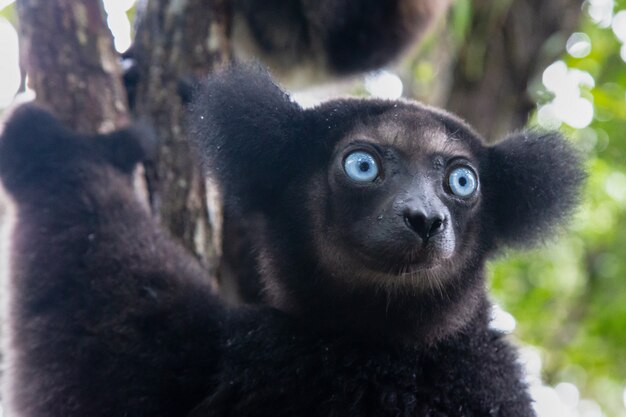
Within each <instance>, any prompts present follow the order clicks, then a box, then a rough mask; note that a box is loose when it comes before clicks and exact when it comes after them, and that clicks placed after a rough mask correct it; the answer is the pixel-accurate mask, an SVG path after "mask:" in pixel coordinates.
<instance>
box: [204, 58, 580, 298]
mask: <svg viewBox="0 0 626 417" xmlns="http://www.w3.org/2000/svg"><path fill="white" fill-rule="evenodd" d="M192 118H193V124H194V126H195V130H196V136H197V137H198V138H199V141H200V143H201V144H202V146H203V147H204V152H205V154H206V155H207V156H208V167H209V170H210V172H211V173H212V175H214V176H215V177H216V178H217V179H218V181H219V183H220V184H221V186H222V189H223V192H224V195H225V198H226V200H227V203H229V204H228V209H230V210H239V214H241V215H242V216H256V217H257V218H258V222H257V224H258V225H259V229H258V230H257V231H256V236H257V238H258V242H257V243H258V249H259V253H260V259H261V265H262V267H263V275H264V279H265V280H266V285H267V289H268V292H269V294H270V296H271V297H270V298H271V300H273V301H274V303H275V304H277V305H278V306H279V307H283V308H286V309H289V308H292V307H293V305H297V306H301V305H302V304H303V301H302V299H306V298H307V297H319V298H321V299H323V300H326V302H328V303H330V304H332V303H333V302H334V300H336V299H337V298H341V297H340V296H338V294H346V293H350V292H356V293H359V292H367V291H370V292H372V289H373V290H374V291H373V292H376V293H385V294H386V296H387V297H389V296H391V297H392V298H393V294H412V295H413V296H415V297H423V296H426V295H425V294H428V297H430V298H429V299H430V300H432V299H433V297H439V296H441V297H442V299H443V298H446V297H448V298H453V299H454V297H455V294H458V296H459V297H463V296H465V297H468V296H470V297H471V294H472V292H476V291H482V283H481V278H480V277H481V274H480V270H481V268H482V266H483V265H484V262H485V260H486V258H487V256H488V255H489V254H490V253H492V252H493V251H494V250H495V249H497V248H499V247H502V246H507V245H508V246H511V245H527V244H530V243H532V242H535V241H537V240H540V239H542V238H546V237H549V236H551V234H552V232H553V230H554V228H555V226H557V225H558V224H559V223H561V221H562V220H563V219H564V218H566V216H567V215H568V214H569V213H570V212H571V209H572V207H573V206H574V205H575V202H576V200H577V192H578V189H579V185H580V183H581V180H582V178H583V173H582V170H581V164H580V160H579V158H578V157H577V155H576V152H574V151H573V150H572V148H571V147H570V145H569V144H568V143H567V142H566V141H565V140H564V139H563V138H562V137H560V136H559V135H558V134H554V133H550V134H542V133H537V132H525V133H519V134H516V135H513V136H511V137H509V138H507V139H505V140H504V141H502V142H500V143H499V144H498V145H495V146H492V147H488V146H485V145H484V144H483V142H482V140H481V139H480V138H479V137H478V136H477V135H476V133H475V132H473V131H472V129H471V128H470V127H469V126H467V125H466V124H465V123H464V122H463V121H461V120H459V119H458V118H456V117H454V116H452V115H450V114H447V113H445V112H443V111H441V110H437V109H433V108H430V107H426V106H424V105H421V104H419V103H416V102H411V101H381V100H361V99H345V100H335V101H329V102H327V103H325V104H323V105H321V106H319V107H316V108H313V109H302V108H300V107H299V106H298V105H297V104H296V103H294V102H293V101H291V100H290V98H289V96H288V95H287V94H285V93H284V92H283V91H282V90H281V89H280V88H279V87H277V86H276V85H275V84H274V83H273V82H272V80H271V79H270V78H269V77H268V75H267V74H266V73H265V72H263V71H260V70H258V69H256V70H255V69H254V68H252V69H251V68H237V69H231V70H229V71H226V72H224V73H221V74H219V75H217V76H214V77H212V78H211V79H209V80H208V82H206V83H205V84H204V86H203V88H202V93H201V94H200V98H199V99H198V100H197V102H196V104H195V107H194V110H193V114H192ZM320 287H322V288H324V290H320ZM373 292H372V293H373ZM436 294H439V295H436ZM442 294H443V295H442ZM468 294H469V295H468ZM319 304H320V305H321V306H323V305H324V303H319ZM434 304H436V305H437V304H438V303H434Z"/></svg>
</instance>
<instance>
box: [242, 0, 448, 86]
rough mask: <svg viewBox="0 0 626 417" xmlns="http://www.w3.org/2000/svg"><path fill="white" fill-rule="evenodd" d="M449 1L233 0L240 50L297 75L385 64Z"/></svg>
mask: <svg viewBox="0 0 626 417" xmlns="http://www.w3.org/2000/svg"><path fill="white" fill-rule="evenodd" d="M449 4H450V1H448V0H386V1H378V0H360V1H350V0H297V1H290V0H233V10H234V13H235V19H234V32H235V36H234V40H235V42H234V43H235V52H236V53H237V51H238V50H241V53H242V54H244V55H246V54H249V56H250V57H257V58H259V57H260V58H261V59H262V60H263V61H264V62H265V63H266V64H267V65H269V66H270V68H271V69H272V71H273V72H274V73H276V74H287V75H291V76H293V75H294V74H292V73H293V72H294V70H297V69H298V68H301V69H303V70H304V71H305V72H306V71H308V72H312V71H311V67H313V68H314V69H315V72H316V73H317V74H319V73H325V74H330V75H339V76H342V75H349V74H353V73H358V72H363V71H370V70H374V69H379V68H381V67H384V66H385V65H387V64H389V63H390V62H391V61H393V60H394V59H396V58H398V56H400V55H401V53H402V52H404V51H405V50H406V49H407V48H408V47H410V46H411V44H413V43H415V42H416V41H417V40H418V39H419V38H420V36H421V35H423V33H424V32H425V31H426V30H427V29H428V28H429V27H430V26H431V24H432V23H434V21H436V19H437V18H438V17H440V15H441V14H442V13H443V12H444V11H445V10H446V9H447V7H448V5H449ZM243 26H245V27H243ZM240 33H245V35H242V36H239V34H240Z"/></svg>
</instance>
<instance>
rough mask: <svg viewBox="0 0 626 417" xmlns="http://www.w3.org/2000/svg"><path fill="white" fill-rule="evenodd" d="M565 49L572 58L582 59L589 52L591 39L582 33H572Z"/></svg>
mask: <svg viewBox="0 0 626 417" xmlns="http://www.w3.org/2000/svg"><path fill="white" fill-rule="evenodd" d="M565 49H566V50H567V53H569V54H570V55H571V56H573V57H574V58H584V57H586V56H587V55H589V53H590V52H591V38H589V35H587V34H586V33H583V32H576V33H572V35H571V36H570V37H569V39H568V40H567V44H566V45H565Z"/></svg>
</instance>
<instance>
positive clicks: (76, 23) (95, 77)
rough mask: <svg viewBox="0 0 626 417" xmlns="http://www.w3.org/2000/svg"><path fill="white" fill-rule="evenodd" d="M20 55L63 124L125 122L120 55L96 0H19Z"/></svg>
mask: <svg viewBox="0 0 626 417" xmlns="http://www.w3.org/2000/svg"><path fill="white" fill-rule="evenodd" d="M16 7H17V12H18V16H19V32H20V44H21V47H20V51H21V54H22V57H21V61H22V65H23V66H24V67H25V69H26V72H27V73H28V77H29V80H30V86H31V88H33V89H34V90H35V92H36V94H37V102H39V103H41V104H42V105H44V106H45V107H47V108H48V109H49V110H51V111H52V112H53V113H55V115H56V116H57V117H58V118H59V119H60V120H61V121H63V122H64V123H65V124H66V125H67V126H69V127H72V128H73V129H75V130H77V131H80V132H83V133H95V132H107V131H111V130H114V129H115V128H119V127H122V126H124V125H125V124H127V123H128V122H129V117H128V108H127V105H126V93H125V91H124V87H123V85H122V77H121V67H120V64H119V58H118V56H117V54H116V53H115V50H114V48H113V40H112V37H111V33H110V31H109V28H108V27H107V26H106V23H105V22H106V20H105V13H104V8H103V7H102V3H101V1H100V0H81V1H76V0H54V1H50V0H18V1H17V3H16Z"/></svg>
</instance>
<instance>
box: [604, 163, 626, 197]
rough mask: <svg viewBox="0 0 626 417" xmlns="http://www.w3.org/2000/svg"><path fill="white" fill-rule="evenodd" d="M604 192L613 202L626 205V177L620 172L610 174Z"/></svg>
mask: <svg viewBox="0 0 626 417" xmlns="http://www.w3.org/2000/svg"><path fill="white" fill-rule="evenodd" d="M604 190H605V191H606V193H607V194H608V195H609V196H610V197H611V198H612V199H613V200H615V201H618V202H620V203H626V175H625V174H624V173H622V172H619V171H615V172H612V173H611V174H609V176H608V177H607V178H606V181H605V183H604Z"/></svg>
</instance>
